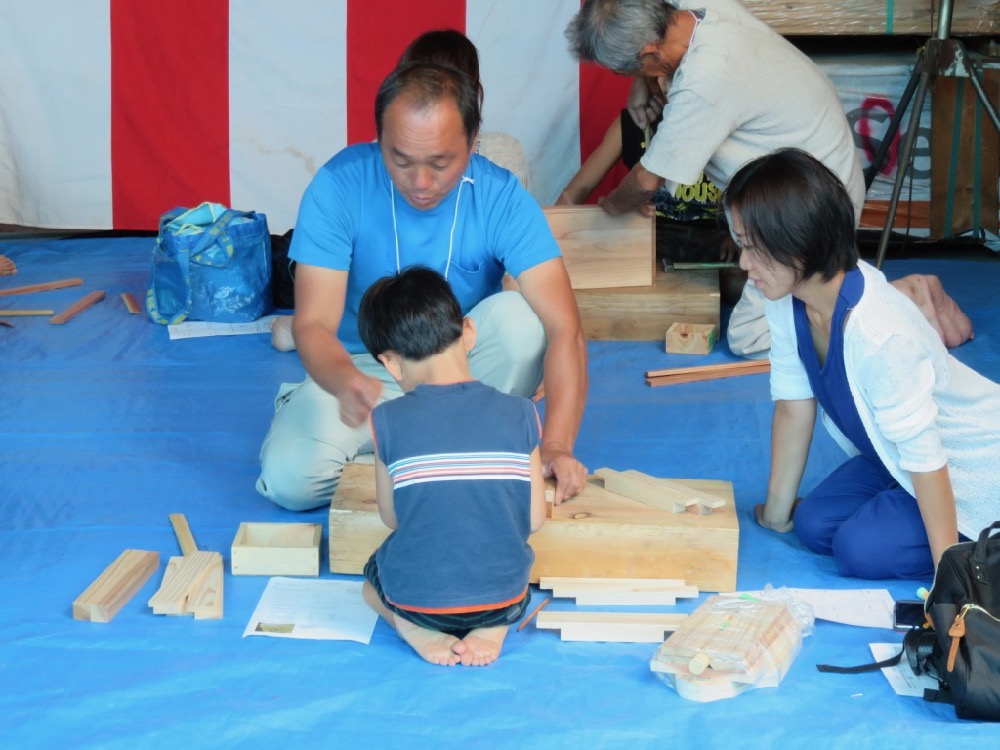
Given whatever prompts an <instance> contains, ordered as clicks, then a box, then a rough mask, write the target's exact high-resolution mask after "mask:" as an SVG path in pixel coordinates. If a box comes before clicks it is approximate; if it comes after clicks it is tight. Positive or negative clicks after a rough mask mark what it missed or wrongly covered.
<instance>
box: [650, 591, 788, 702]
mask: <svg viewBox="0 0 1000 750" xmlns="http://www.w3.org/2000/svg"><path fill="white" fill-rule="evenodd" d="M801 646H802V629H801V625H800V624H799V623H798V622H797V621H796V619H795V617H794V616H793V615H792V611H791V610H790V609H789V607H788V605H787V604H786V603H785V602H782V601H770V600H761V599H753V598H743V597H726V596H712V597H709V598H708V599H707V600H706V601H705V602H704V603H702V604H701V605H700V606H699V607H698V608H697V609H696V610H695V611H694V612H692V613H691V615H690V617H688V619H687V620H685V621H684V622H683V623H682V624H681V625H680V626H679V627H678V628H677V630H676V631H674V632H673V633H672V634H671V636H670V637H669V638H667V640H666V641H664V643H663V644H662V645H661V646H660V648H659V649H658V650H657V652H656V654H655V655H654V656H653V659H652V661H651V662H650V668H651V669H652V670H653V671H654V672H656V673H657V674H658V676H660V677H661V679H663V681H664V682H666V683H667V684H668V685H670V686H671V687H673V688H675V689H676V690H677V692H678V693H679V694H680V695H681V696H682V697H685V698H690V699H692V700H699V701H711V700H718V699H720V698H729V697H732V696H734V695H739V693H741V692H743V691H744V690H747V689H749V688H757V687H775V686H777V685H778V683H780V682H781V680H782V678H783V677H784V676H785V673H786V672H787V671H788V667H789V666H790V665H791V663H792V661H793V660H794V659H795V656H796V655H797V654H798V652H799V649H800V648H801Z"/></svg>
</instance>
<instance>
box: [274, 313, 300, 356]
mask: <svg viewBox="0 0 1000 750" xmlns="http://www.w3.org/2000/svg"><path fill="white" fill-rule="evenodd" d="M271 346H273V347H274V348H275V349H277V350H278V351H279V352H290V351H293V350H294V349H295V338H294V337H293V336H292V316H291V315H279V316H278V317H276V318H275V319H274V320H272V321H271Z"/></svg>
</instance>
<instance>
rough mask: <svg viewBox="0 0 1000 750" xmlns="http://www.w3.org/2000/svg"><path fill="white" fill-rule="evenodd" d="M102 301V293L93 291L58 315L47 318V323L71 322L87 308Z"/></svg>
mask: <svg viewBox="0 0 1000 750" xmlns="http://www.w3.org/2000/svg"><path fill="white" fill-rule="evenodd" d="M102 299H104V292H102V291H100V290H95V291H93V292H90V293H88V294H87V295H86V296H84V297H81V298H80V299H78V300H77V301H76V302H74V303H73V304H72V305H70V306H69V307H67V308H66V309H65V310H63V311H62V312H61V313H59V314H58V315H55V316H54V317H51V318H49V322H50V323H55V324H56V325H59V324H62V323H65V322H66V321H68V320H72V319H73V318H75V317H76V316H77V315H79V314H80V313H82V312H83V311H84V310H86V309H87V308H89V307H92V306H94V305H96V304H97V303H98V302H100V301H101V300H102Z"/></svg>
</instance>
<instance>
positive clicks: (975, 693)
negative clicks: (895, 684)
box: [924, 521, 1000, 721]
mask: <svg viewBox="0 0 1000 750" xmlns="http://www.w3.org/2000/svg"><path fill="white" fill-rule="evenodd" d="M994 529H1000V521H997V522H995V523H993V524H992V525H991V526H989V527H988V528H986V529H983V531H982V533H981V534H980V535H979V539H978V540H976V541H974V542H962V543H960V544H955V545H952V546H951V547H949V548H948V549H947V550H945V552H944V554H943V555H942V556H941V561H940V563H938V569H937V573H936V574H935V576H934V585H933V586H932V587H931V591H930V593H929V594H928V596H927V601H926V611H927V616H928V618H929V619H930V621H931V624H932V625H933V626H934V633H935V636H936V638H935V643H934V649H933V653H932V655H931V656H930V661H931V663H932V664H933V665H934V667H935V668H936V669H935V670H934V671H936V672H937V679H938V684H939V686H938V689H937V690H927V691H925V693H924V699H925V700H929V701H935V702H943V703H952V704H954V706H955V715H956V716H957V717H958V718H960V719H977V720H980V721H1000V535H998V536H995V537H991V536H990V534H991V532H992V531H993V530H994Z"/></svg>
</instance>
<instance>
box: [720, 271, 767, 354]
mask: <svg viewBox="0 0 1000 750" xmlns="http://www.w3.org/2000/svg"><path fill="white" fill-rule="evenodd" d="M726 342H727V343H728V344H729V351H731V352H732V353H733V354H735V355H737V356H738V357H746V358H747V359H767V356H768V354H769V353H770V351H771V329H770V328H768V327H767V318H765V317H764V295H763V294H762V293H761V292H760V291H758V290H757V287H755V286H753V285H752V284H750V283H747V285H746V286H745V287H743V294H742V295H741V296H740V298H739V301H738V302H737V303H736V306H735V307H734V308H733V313H732V315H731V316H730V317H729V328H728V329H726Z"/></svg>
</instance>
